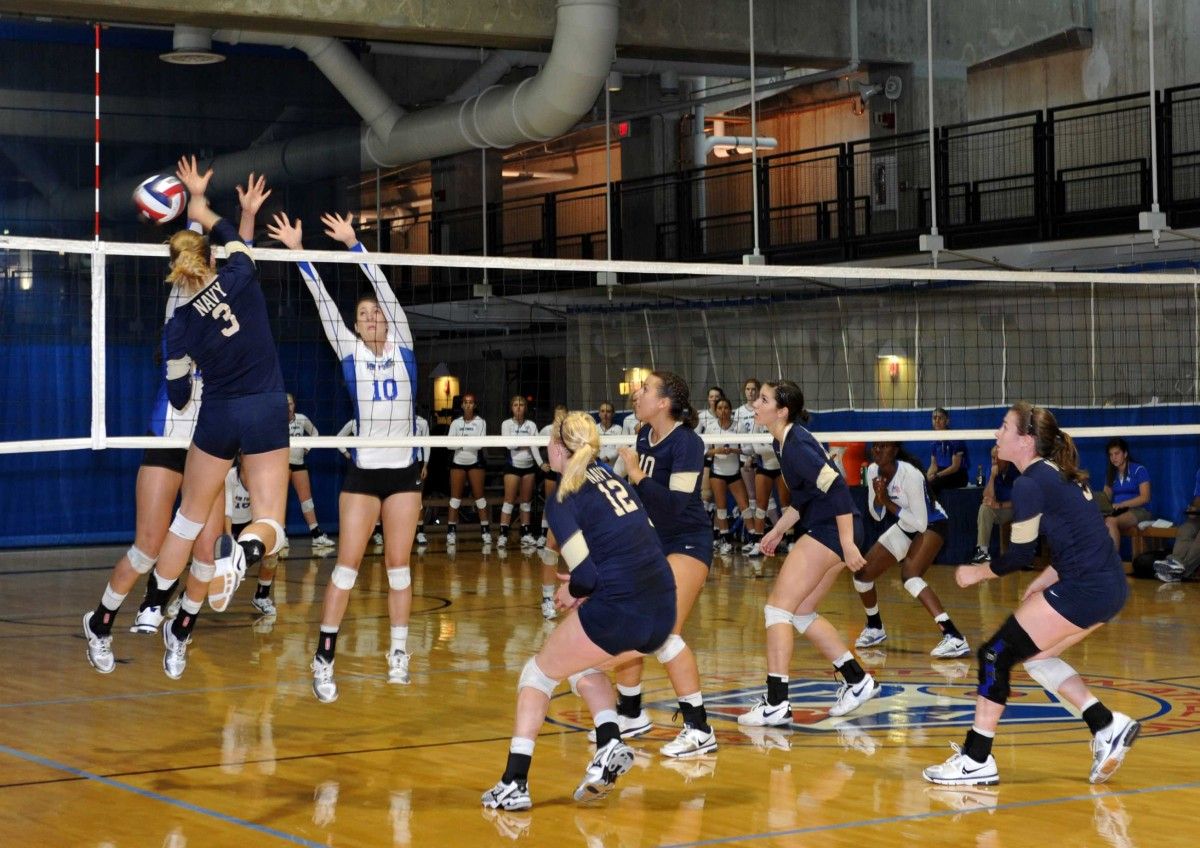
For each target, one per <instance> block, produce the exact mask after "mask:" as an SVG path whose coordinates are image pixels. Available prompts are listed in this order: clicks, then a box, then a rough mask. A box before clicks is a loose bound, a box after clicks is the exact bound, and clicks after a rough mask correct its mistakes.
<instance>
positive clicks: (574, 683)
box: [567, 668, 603, 695]
mask: <svg viewBox="0 0 1200 848" xmlns="http://www.w3.org/2000/svg"><path fill="white" fill-rule="evenodd" d="M593 674H603V672H602V671H600V670H599V669H595V668H585V669H584V670H583V671H581V672H579V673H577V674H572V675H571V676H570V677H568V678H567V683H569V684H571V691H572V692H574V693H575V694H576V695H578V694H579V681H580V680H583V678H585V677H588V676H590V675H593Z"/></svg>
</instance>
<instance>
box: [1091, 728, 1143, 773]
mask: <svg viewBox="0 0 1200 848" xmlns="http://www.w3.org/2000/svg"><path fill="white" fill-rule="evenodd" d="M1141 732H1142V726H1141V725H1140V724H1138V723H1137V722H1136V721H1134V720H1133V719H1131V718H1130V717H1129V716H1127V715H1125V714H1124V713H1113V720H1112V723H1111V724H1109V726H1108V727H1106V728H1104V729H1103V730H1101V731H1100V732H1099V733H1097V734H1096V736H1095V737H1094V738H1093V739H1092V774H1091V776H1090V777H1089V778H1088V781H1089V782H1091V783H1103V782H1104V781H1106V780H1108V779H1109V778H1110V777H1112V773H1113V772H1114V771H1116V770H1117V769H1118V768H1120V766H1121V761H1122V760H1124V759H1125V754H1126V753H1128V751H1129V749H1130V748H1132V747H1133V743H1134V742H1135V741H1137V738H1138V734H1139V733H1141Z"/></svg>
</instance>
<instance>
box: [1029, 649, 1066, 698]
mask: <svg viewBox="0 0 1200 848" xmlns="http://www.w3.org/2000/svg"><path fill="white" fill-rule="evenodd" d="M1025 673H1026V674H1028V675H1029V676H1030V677H1032V678H1033V679H1034V680H1036V681H1037V682H1038V685H1039V686H1041V687H1042V688H1043V689H1046V690H1047V691H1049V692H1053V693H1055V694H1058V688H1059V687H1060V686H1062V685H1063V683H1065V682H1066V681H1067V680H1070V679H1071V678H1072V677H1074V676H1075V675H1076V673H1077V672H1076V671H1075V669H1073V668H1071V667H1070V666H1069V665H1067V664H1066V663H1065V662H1063V661H1062V660H1060V659H1059V658H1058V657H1049V658H1047V659H1044V660H1029V661H1028V662H1026V663H1025Z"/></svg>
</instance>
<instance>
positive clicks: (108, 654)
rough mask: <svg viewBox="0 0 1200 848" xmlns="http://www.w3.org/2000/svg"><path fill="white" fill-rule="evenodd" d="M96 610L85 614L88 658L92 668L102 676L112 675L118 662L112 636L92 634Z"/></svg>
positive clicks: (84, 632) (84, 623)
mask: <svg viewBox="0 0 1200 848" xmlns="http://www.w3.org/2000/svg"><path fill="white" fill-rule="evenodd" d="M95 614H96V611H95V610H89V611H88V612H85V613H84V614H83V636H84V638H85V639H87V658H88V662H89V663H91V664H92V668H94V669H96V671H98V672H100V673H101V674H112V670H113V669H114V668H116V667H117V660H116V658H115V657H113V652H112V634H111V633H110V634H109V635H107V636H97V635H96V634H95V633H93V632H92V616H93V615H95Z"/></svg>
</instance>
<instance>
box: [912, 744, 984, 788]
mask: <svg viewBox="0 0 1200 848" xmlns="http://www.w3.org/2000/svg"><path fill="white" fill-rule="evenodd" d="M950 747H951V748H953V749H954V753H953V754H952V755H951V756H950V759H948V760H946V762H944V763H942V764H941V765H937V766H930V767H929V768H927V769H925V770H924V771H922V772H921V775H922V776H923V777H924V778H925V779H926V780H928V781H929V782H930V783H940V784H941V785H943V786H957V785H960V784H970V785H975V786H995V785H996V784H997V783H999V782H1000V770H999V769H998V768H996V758H995V757H993V756H992V755H991V754H988V758H987V760H986V761H985V762H982V763H977V762H975V761H974V760H972V759H971V758H970V757H968V756H967V755H966V754H964V753H963V752H962V748H960V747H959V746H958V745H955V744H954V743H953V742H951V743H950Z"/></svg>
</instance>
